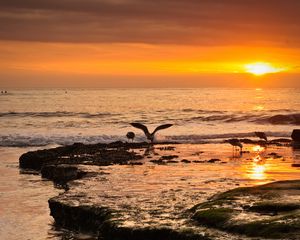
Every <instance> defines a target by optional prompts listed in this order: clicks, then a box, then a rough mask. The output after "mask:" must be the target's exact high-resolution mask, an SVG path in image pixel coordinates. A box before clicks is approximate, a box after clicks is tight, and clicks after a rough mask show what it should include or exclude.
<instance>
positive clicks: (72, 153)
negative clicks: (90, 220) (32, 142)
mask: <svg viewBox="0 0 300 240" xmlns="http://www.w3.org/2000/svg"><path fill="white" fill-rule="evenodd" d="M147 147H149V144H147V143H123V142H113V143H110V144H101V143H99V144H88V145H87V144H83V143H74V144H73V145H68V146H63V147H57V148H51V149H43V150H38V151H30V152H27V153H24V154H23V155H21V157H20V159H19V166H20V168H23V169H33V170H37V171H40V170H41V169H42V167H44V166H46V165H56V166H58V165H60V164H85V165H98V166H107V165H111V164H127V163H128V161H131V160H139V159H141V158H142V156H140V155H137V154H136V153H134V152H129V151H128V149H136V148H147Z"/></svg>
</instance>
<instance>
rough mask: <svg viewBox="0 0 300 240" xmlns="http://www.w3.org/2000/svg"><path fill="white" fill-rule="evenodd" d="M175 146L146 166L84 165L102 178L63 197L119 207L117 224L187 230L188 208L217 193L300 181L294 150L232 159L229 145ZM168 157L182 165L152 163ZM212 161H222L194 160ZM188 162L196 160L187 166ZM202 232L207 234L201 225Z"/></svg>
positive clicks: (254, 151)
mask: <svg viewBox="0 0 300 240" xmlns="http://www.w3.org/2000/svg"><path fill="white" fill-rule="evenodd" d="M167 147H168V146H167ZM175 147H176V149H175V150H171V151H168V150H161V149H158V148H154V149H152V151H151V152H150V155H149V156H147V157H146V158H144V159H143V160H142V162H143V163H144V164H143V165H141V166H140V165H138V166H137V165H133V166H131V165H126V166H124V165H123V166H122V165H114V166H107V167H98V166H89V167H86V166H84V167H83V168H85V169H88V171H91V172H98V173H99V174H98V175H96V176H95V177H92V178H90V179H81V180H76V181H74V183H75V184H74V185H71V188H70V190H69V191H68V192H67V193H66V194H65V195H64V196H61V198H60V199H61V200H62V201H66V202H68V203H71V204H74V205H99V206H101V207H108V208H109V209H113V211H115V212H116V216H115V218H116V220H117V221H118V223H119V224H122V225H124V226H131V227H135V228H138V227H154V226H156V227H162V226H164V227H169V228H173V229H178V230H180V229H181V230H182V229H183V228H189V227H191V225H190V224H189V223H188V221H187V220H188V215H187V212H186V210H188V209H190V208H192V207H193V206H194V205H196V204H198V203H201V202H203V201H205V200H207V199H208V198H209V197H211V196H212V195H214V194H216V193H220V192H224V191H226V190H229V189H233V188H236V187H240V186H253V185H259V184H263V183H268V182H272V181H278V180H288V179H297V178H299V173H300V168H294V167H292V164H293V163H295V162H297V161H298V160H300V159H298V160H297V159H295V158H294V154H295V152H296V153H297V150H293V149H292V148H289V147H268V148H267V149H266V148H262V147H259V146H251V145H247V146H246V148H245V150H246V151H249V153H244V154H243V155H242V156H240V155H239V154H237V153H235V155H232V150H231V147H229V146H227V145H224V144H205V145H197V144H192V145H191V144H183V145H175ZM274 152H276V153H277V155H274V154H273V153H274ZM164 155H178V158H174V159H173V160H174V161H178V162H172V163H166V164H155V163H153V162H151V159H152V160H153V159H158V158H160V157H161V156H164ZM149 157H151V158H149ZM211 158H217V159H219V160H220V161H216V162H215V163H209V162H200V163H199V162H194V161H206V160H210V159H211ZM183 159H188V160H190V161H191V162H190V163H184V162H181V160H183ZM79 196H80V197H79ZM197 230H198V231H205V230H204V229H202V228H200V227H199V228H198V229H197ZM227 239H228V238H227Z"/></svg>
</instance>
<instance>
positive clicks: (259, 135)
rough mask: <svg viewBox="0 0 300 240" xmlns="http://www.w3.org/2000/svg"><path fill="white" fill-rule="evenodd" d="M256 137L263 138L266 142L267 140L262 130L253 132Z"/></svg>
mask: <svg viewBox="0 0 300 240" xmlns="http://www.w3.org/2000/svg"><path fill="white" fill-rule="evenodd" d="M254 133H255V135H256V137H259V138H260V139H264V140H265V141H266V142H267V141H268V138H267V135H266V134H265V133H264V132H254Z"/></svg>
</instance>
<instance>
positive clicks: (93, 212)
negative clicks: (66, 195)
mask: <svg viewBox="0 0 300 240" xmlns="http://www.w3.org/2000/svg"><path fill="white" fill-rule="evenodd" d="M48 202H49V207H50V211H51V216H53V218H54V219H55V222H56V224H58V225H59V226H62V227H65V228H68V229H73V230H77V231H83V232H93V233H97V235H98V239H105V240H106V239H107V240H120V239H122V240H153V239H157V240H209V239H211V238H209V237H207V236H203V235H201V234H196V233H194V232H192V231H189V230H186V231H184V230H183V231H176V230H173V229H171V228H163V227H162V228H150V227H146V228H134V227H124V226H121V225H119V222H118V220H116V215H117V214H118V213H117V212H114V211H113V210H110V209H108V208H105V207H101V206H89V205H76V204H74V203H72V202H71V201H69V200H68V201H66V202H65V201H62V200H61V198H60V197H59V196H58V197H54V198H51V199H49V201H48Z"/></svg>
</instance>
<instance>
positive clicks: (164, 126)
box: [130, 123, 173, 143]
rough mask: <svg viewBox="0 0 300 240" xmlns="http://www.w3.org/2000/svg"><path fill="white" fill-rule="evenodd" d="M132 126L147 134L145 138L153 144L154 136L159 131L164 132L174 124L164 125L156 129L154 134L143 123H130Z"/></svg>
mask: <svg viewBox="0 0 300 240" xmlns="http://www.w3.org/2000/svg"><path fill="white" fill-rule="evenodd" d="M130 125H131V126H133V127H135V128H138V129H141V130H143V132H144V133H145V136H146V137H147V139H148V140H150V141H151V143H153V142H154V135H155V133H156V132H157V131H160V130H163V129H166V128H169V127H171V126H173V124H163V125H160V126H158V127H157V128H155V130H154V131H153V132H152V133H150V132H149V130H148V128H147V127H146V126H145V125H143V124H141V123H130Z"/></svg>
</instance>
